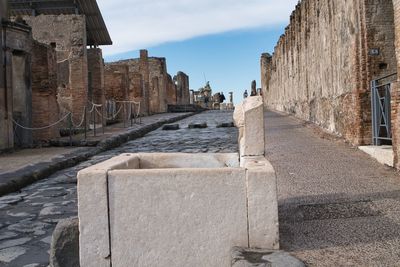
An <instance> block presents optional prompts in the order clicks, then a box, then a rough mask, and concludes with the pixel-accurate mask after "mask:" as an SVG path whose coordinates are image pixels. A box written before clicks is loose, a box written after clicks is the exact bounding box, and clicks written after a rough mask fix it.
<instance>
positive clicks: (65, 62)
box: [24, 15, 88, 122]
mask: <svg viewBox="0 0 400 267" xmlns="http://www.w3.org/2000/svg"><path fill="white" fill-rule="evenodd" d="M24 19H25V20H26V21H27V23H28V24H29V25H30V26H31V27H32V34H33V38H34V39H35V40H37V41H39V42H41V43H44V44H48V45H52V44H55V46H56V51H57V65H58V73H59V75H58V103H59V106H60V112H61V115H63V114H66V113H68V112H72V113H73V120H74V121H76V122H79V121H80V120H81V117H82V114H83V109H84V107H85V106H86V104H87V102H88V58H87V48H86V45H87V40H86V19H85V16H84V15H39V16H36V17H33V16H27V17H24Z"/></svg>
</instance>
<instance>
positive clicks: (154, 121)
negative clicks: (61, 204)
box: [0, 112, 195, 196]
mask: <svg viewBox="0 0 400 267" xmlns="http://www.w3.org/2000/svg"><path fill="white" fill-rule="evenodd" d="M194 114H195V113H190V112H189V113H164V114H157V115H153V116H148V117H143V118H142V121H141V124H133V125H132V127H127V128H124V127H122V124H118V125H112V126H109V127H107V128H106V130H105V134H101V132H102V131H100V132H98V134H97V137H93V136H89V140H90V141H91V142H92V143H94V144H96V145H95V146H94V147H85V148H77V147H68V146H67V147H62V148H56V147H52V148H38V149H24V150H20V151H17V152H14V153H9V154H2V155H0V196H3V195H5V194H9V193H12V192H16V191H17V190H19V189H21V188H23V187H24V186H27V185H29V184H31V183H33V182H35V181H38V180H40V179H43V178H45V177H47V176H49V175H51V174H53V173H55V172H56V171H59V170H62V169H64V168H68V167H72V166H74V165H76V164H78V163H79V162H82V161H85V160H87V159H88V158H90V157H92V156H94V155H96V154H99V153H101V152H103V151H106V150H108V149H112V148H115V147H118V146H120V145H121V144H123V143H126V142H128V141H130V140H134V139H136V138H139V137H142V136H144V135H145V134H147V133H149V132H151V131H153V130H155V129H157V128H158V127H160V126H162V125H163V124H166V123H172V122H175V121H178V120H181V119H184V118H187V117H189V116H192V115H194ZM129 126H130V125H129ZM89 135H90V133H89ZM81 137H82V136H81ZM74 139H75V140H77V139H78V137H74Z"/></svg>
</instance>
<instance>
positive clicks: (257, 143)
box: [233, 96, 265, 156]
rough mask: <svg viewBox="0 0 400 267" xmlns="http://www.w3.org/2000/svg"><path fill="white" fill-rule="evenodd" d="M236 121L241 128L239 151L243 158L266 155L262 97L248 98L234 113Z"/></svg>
mask: <svg viewBox="0 0 400 267" xmlns="http://www.w3.org/2000/svg"><path fill="white" fill-rule="evenodd" d="M233 116H234V121H235V125H236V127H238V128H239V150H240V155H241V156H262V155H264V150H265V148H264V146H265V141H264V106H263V100H262V97H261V96H253V97H249V98H246V99H245V100H244V101H243V103H241V104H240V105H238V106H237V107H236V109H235V112H234V115H233Z"/></svg>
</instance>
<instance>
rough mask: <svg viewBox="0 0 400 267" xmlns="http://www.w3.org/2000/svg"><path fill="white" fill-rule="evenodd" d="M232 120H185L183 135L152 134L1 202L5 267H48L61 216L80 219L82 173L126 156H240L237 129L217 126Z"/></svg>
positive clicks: (227, 115)
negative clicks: (197, 125)
mask: <svg viewBox="0 0 400 267" xmlns="http://www.w3.org/2000/svg"><path fill="white" fill-rule="evenodd" d="M231 121H232V113H231V112H220V111H209V112H204V113H201V114H198V115H195V116H193V117H189V118H187V119H185V120H182V121H180V122H179V124H180V127H181V129H180V130H178V131H162V130H160V129H159V130H157V131H154V132H151V133H149V134H148V135H146V136H145V137H143V138H141V139H137V140H134V141H131V142H129V143H127V144H125V145H124V146H122V147H119V148H117V149H114V150H111V151H108V152H105V153H102V154H99V155H97V156H95V157H93V158H92V159H91V160H89V161H87V162H83V163H82V164H80V165H78V166H76V167H74V168H69V169H66V170H63V171H60V172H58V173H56V174H54V175H52V176H51V177H49V178H48V179H46V180H42V181H40V182H37V183H35V184H33V185H31V186H29V187H27V188H25V189H23V190H22V191H21V192H20V193H18V194H12V195H8V196H5V197H2V198H0V266H1V267H3V266H13V267H22V266H23V267H41V266H47V265H48V258H49V254H48V251H49V248H50V241H51V234H52V231H53V230H54V228H55V225H56V224H57V222H58V221H59V220H60V219H62V218H67V217H71V216H76V215H77V203H76V174H77V172H78V171H79V170H81V169H83V168H85V167H87V166H90V165H92V164H95V163H97V162H100V161H103V160H106V159H109V158H111V157H113V156H115V155H118V154H121V153H126V152H127V153H134V152H187V153H202V152H203V153H205V152H227V153H229V152H237V149H238V148H237V142H236V140H237V131H236V129H235V128H216V125H217V124H218V123H221V122H231ZM192 122H200V123H201V122H207V123H208V126H209V127H208V128H206V129H193V130H189V129H187V126H188V124H189V123H192Z"/></svg>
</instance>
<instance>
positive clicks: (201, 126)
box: [189, 122, 208, 129]
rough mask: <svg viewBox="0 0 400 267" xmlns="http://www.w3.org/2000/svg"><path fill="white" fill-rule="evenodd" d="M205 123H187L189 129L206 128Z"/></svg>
mask: <svg viewBox="0 0 400 267" xmlns="http://www.w3.org/2000/svg"><path fill="white" fill-rule="evenodd" d="M207 127H208V126H207V123H205V122H203V123H191V124H189V129H204V128H207Z"/></svg>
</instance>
